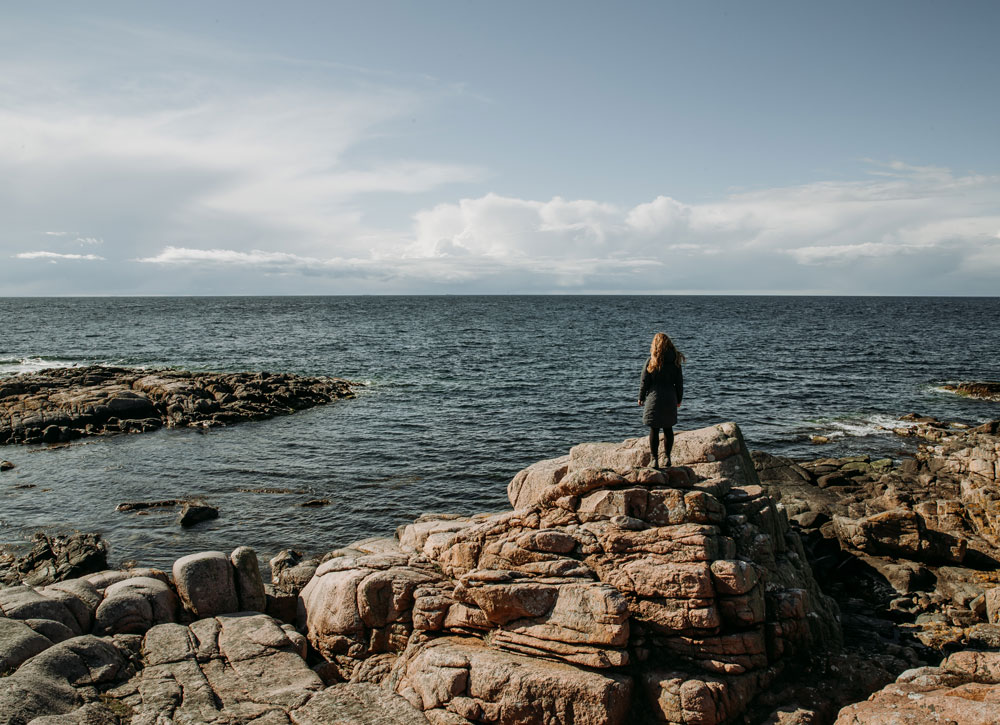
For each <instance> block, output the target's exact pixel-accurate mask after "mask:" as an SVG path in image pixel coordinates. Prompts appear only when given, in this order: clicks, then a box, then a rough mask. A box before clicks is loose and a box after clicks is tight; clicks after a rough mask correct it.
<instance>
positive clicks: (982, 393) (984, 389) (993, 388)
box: [941, 383, 1000, 403]
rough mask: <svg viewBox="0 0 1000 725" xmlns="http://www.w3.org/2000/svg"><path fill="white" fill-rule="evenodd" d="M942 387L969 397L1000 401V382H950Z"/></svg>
mask: <svg viewBox="0 0 1000 725" xmlns="http://www.w3.org/2000/svg"><path fill="white" fill-rule="evenodd" d="M941 387H942V388H944V389H945V390H950V391H952V392H953V393H958V394H959V395H964V396H966V397H969V398H977V399H979V400H990V401H992V402H994V403H997V402H1000V383H954V384H952V383H949V384H947V385H942V386H941Z"/></svg>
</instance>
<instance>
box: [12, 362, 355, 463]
mask: <svg viewBox="0 0 1000 725" xmlns="http://www.w3.org/2000/svg"><path fill="white" fill-rule="evenodd" d="M354 387H355V384H354V383H351V382H349V381H347V380H342V379H340V378H331V377H306V376H300V375H290V374H287V373H280V374H278V373H267V372H257V373H251V372H240V373H209V372H187V371H182V370H139V369H134V368H117V367H104V366H90V367H78V368H59V369H52V370H43V371H41V372H38V373H33V374H27V375H18V376H15V377H12V378H6V379H2V380H0V444H8V443H62V442H66V441H71V440H74V439H77V438H81V437H84V436H100V435H110V434H115V433H142V432H146V431H150V430H156V429H158V428H161V427H163V426H167V427H171V428H185V427H205V428H208V427H213V426H220V425H229V424H232V423H239V422H242V421H246V420H263V419H265V418H272V417H274V416H278V415H287V414H289V413H294V412H295V411H297V410H304V409H306V408H312V407H314V406H317V405H323V404H325V403H329V402H331V401H333V400H336V399H338V398H350V397H354Z"/></svg>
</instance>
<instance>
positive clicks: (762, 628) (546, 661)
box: [0, 369, 1000, 725]
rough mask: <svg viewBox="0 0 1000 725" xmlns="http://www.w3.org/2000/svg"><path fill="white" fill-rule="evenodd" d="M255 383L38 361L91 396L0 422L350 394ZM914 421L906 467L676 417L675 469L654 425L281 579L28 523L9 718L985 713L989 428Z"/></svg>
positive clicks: (547, 463)
mask: <svg viewBox="0 0 1000 725" xmlns="http://www.w3.org/2000/svg"><path fill="white" fill-rule="evenodd" d="M165 375H174V376H175V377H174V378H171V379H170V380H167V379H165V378H164V377H163V376H165ZM233 375H235V376H237V377H235V378H234V377H233ZM238 375H239V374H232V375H230V379H226V380H224V381H221V380H218V379H215V378H211V377H206V378H204V379H202V378H199V377H197V376H190V375H187V374H184V373H176V372H174V373H167V372H165V371H155V372H153V371H142V372H141V373H136V372H135V371H123V370H118V371H110V369H86V370H84V371H80V370H78V371H77V372H76V373H74V372H61V373H55V374H53V373H52V372H51V371H46V372H43V373H41V374H39V376H38V379H39V380H48V381H50V382H51V381H52V380H56V381H62V382H56V383H53V385H55V386H56V387H58V385H60V384H63V385H64V387H65V381H67V380H74V381H84V382H87V384H93V386H94V387H92V388H90V390H91V391H93V390H102V391H104V392H103V393H102V395H103V397H97V398H95V397H94V396H93V395H91V396H90V397H88V396H86V395H79V394H77V395H68V394H55V393H54V390H53V389H52V388H51V387H50V388H48V389H46V388H45V386H44V385H43V384H41V383H39V384H38V385H36V386H35V387H34V388H32V384H31V383H30V382H26V380H20V381H18V382H17V383H13V384H12V383H11V380H10V379H9V378H8V379H5V380H2V381H0V385H3V386H8V387H7V388H0V389H2V390H7V391H8V392H9V391H10V390H14V388H11V387H9V386H11V385H16V386H20V387H19V388H17V390H18V392H17V393H16V396H14V395H11V396H10V399H14V397H16V398H17V400H18V401H19V405H21V408H22V409H24V410H27V409H29V408H30V409H31V410H32V411H34V416H35V417H34V418H31V417H30V416H29V417H28V418H27V420H29V421H34V422H32V423H31V424H25V420H26V418H25V416H24V415H23V414H19V415H18V417H17V420H18V421H19V422H20V426H19V427H18V426H17V425H16V424H14V423H13V421H14V420H15V419H14V416H11V415H10V414H9V413H8V414H7V417H6V418H5V419H4V420H8V421H11V422H10V423H8V424H7V425H8V426H9V428H10V430H11V431H15V430H16V431H19V432H18V433H17V434H14V435H11V434H8V435H7V437H6V438H4V439H3V440H5V441H8V442H10V441H15V442H22V441H25V442H33V441H35V439H36V438H39V439H40V440H42V441H46V439H48V441H49V442H51V443H53V444H65V442H66V441H68V440H72V439H74V438H76V437H78V435H77V434H78V433H79V435H108V434H112V433H128V432H141V431H143V430H152V429H154V428H155V426H154V425H153V423H152V422H149V423H148V424H147V423H146V421H152V420H155V419H157V417H158V419H159V420H160V421H165V422H161V425H168V426H169V425H172V424H173V425H200V424H201V423H200V422H199V418H198V416H203V418H202V420H210V421H214V422H212V423H209V425H226V424H229V423H233V422H238V421H239V420H242V419H250V418H252V417H253V416H254V415H262V414H263V408H262V407H261V406H262V405H263V404H265V403H267V404H270V405H272V406H273V407H275V409H277V408H281V409H282V410H284V411H285V412H291V410H295V409H297V408H296V403H295V402H294V400H295V398H296V396H297V395H302V396H303V399H305V398H307V397H309V396H314V395H315V394H316V390H317V389H318V388H317V386H319V387H322V386H327V387H325V388H323V390H322V392H323V395H326V396H327V397H328V400H321V401H320V402H319V404H322V403H325V402H329V401H330V400H334V399H335V398H337V397H345V396H349V395H351V386H350V384H349V383H346V381H340V380H336V379H325V381H316V380H314V381H313V382H311V383H310V384H309V385H303V384H302V382H301V380H300V379H297V378H296V376H270V375H262V376H261V375H258V376H257V377H256V378H253V379H250V378H239V377H238ZM74 376H77V377H74ZM132 376H135V377H134V379H133V377H132ZM153 378H155V380H154V379H153ZM234 380H235V381H237V382H238V384H234V382H233V381H234ZM331 380H333V381H334V382H331ZM123 381H127V382H126V383H123ZM123 385H126V387H122V386H123ZM222 386H226V387H222ZM240 386H242V387H240ZM329 386H333V387H329ZM262 388H266V391H265V393H262V392H261V389H262ZM975 390H977V391H978V388H977V389H975ZM984 390H986V392H987V393H989V392H990V390H989V389H988V387H987V388H984ZM150 391H153V392H152V393H151V392H150ZM63 392H64V393H65V391H63ZM76 392H77V393H79V392H80V391H79V390H77V391H76ZM0 397H2V396H0ZM143 399H144V400H145V402H143ZM310 399H312V398H310ZM316 399H317V400H318V398H316ZM114 400H122V401H127V404H126V403H121V402H120V403H112V402H111V401H114ZM136 401H138V402H136ZM197 401H207V402H204V403H201V404H199V403H198V402H197ZM211 403H214V404H215V405H214V407H213V406H212V405H211ZM46 406H48V408H46ZM100 406H103V407H100ZM227 406H228V407H227ZM240 407H242V412H240V410H238V409H239V408H240ZM302 407H305V406H302ZM161 408H162V410H161ZM52 410H57V411H59V412H58V415H57V414H54V413H52ZM234 410H235V411H237V412H236V413H233V411H234ZM151 411H152V412H157V413H160V414H161V415H159V416H154V415H153V414H152V412H151ZM140 414H141V415H140ZM231 414H232V415H234V416H235V417H227V416H229V415H231ZM220 415H221V417H219V416H220ZM129 421H140V423H138V424H133V423H132V422H129ZM36 423H37V424H36ZM904 423H905V425H901V426H900V428H899V430H898V431H896V433H897V434H898V435H900V436H906V438H907V439H908V440H909V441H910V443H911V444H914V446H915V450H914V455H913V456H912V457H905V458H902V459H899V460H894V459H891V458H880V457H873V456H866V455H857V456H847V457H840V458H832V457H831V458H817V459H814V460H804V459H796V460H793V459H790V458H787V457H783V456H778V455H772V454H770V453H767V452H764V451H751V450H749V449H748V448H747V445H746V443H745V442H744V439H743V435H742V433H741V431H740V428H739V426H738V425H736V424H735V423H731V422H727V423H718V424H715V425H711V426H708V427H705V428H701V429H698V430H692V431H685V432H679V433H678V436H677V441H676V444H675V448H674V451H673V457H672V458H673V462H674V466H673V467H671V468H669V469H662V470H658V469H653V468H650V467H648V466H649V463H650V454H649V451H648V449H647V447H646V441H645V439H639V438H635V439H628V440H625V441H623V442H621V443H581V444H579V445H576V446H574V447H573V448H572V449H571V450H570V451H569V453H568V454H566V455H564V456H561V457H559V458H555V459H550V460H542V461H538V462H537V463H534V464H532V465H530V466H528V467H527V468H525V469H524V470H522V471H520V472H519V473H518V474H517V475H516V476H514V478H513V479H512V480H511V481H510V484H509V486H508V489H507V497H508V500H509V506H510V508H509V509H508V510H505V511H501V512H499V513H492V514H486V513H482V514H475V515H456V514H437V515H435V514H424V515H422V516H420V517H418V518H417V519H416V520H414V521H413V522H412V523H409V524H404V525H403V526H400V527H399V529H398V530H397V531H396V532H395V535H393V536H388V537H376V538H369V539H365V540H361V541H357V542H354V543H352V544H350V545H349V546H346V547H342V548H338V549H334V550H331V551H325V552H310V553H302V552H299V551H293V550H285V551H282V552H280V553H279V554H277V555H276V556H274V557H273V558H271V559H270V561H269V562H268V563H269V569H270V572H269V576H267V577H264V576H262V568H261V566H260V562H258V560H257V553H256V551H254V550H253V549H252V548H250V547H246V546H236V547H235V549H234V550H233V551H232V552H231V553H227V552H224V551H202V552H191V553H189V554H187V555H185V556H182V557H180V558H178V559H176V561H174V562H173V564H172V566H171V567H169V571H167V570H164V569H157V568H155V567H141V566H138V565H134V566H133V565H128V564H122V565H120V566H118V567H117V568H108V560H107V553H108V552H107V547H106V545H105V543H104V542H103V541H102V539H101V538H100V536H99V535H97V534H94V533H88V534H77V535H69V536H52V535H42V536H39V537H38V538H37V539H36V540H35V541H34V546H33V548H32V549H31V551H29V552H27V553H24V552H16V553H15V554H7V555H6V556H5V557H4V558H2V559H0V573H2V577H0V613H2V616H0V725H29V724H31V725H53V724H54V723H62V724H65V723H78V724H79V725H83V724H84V723H87V724H88V725H93V724H94V723H109V724H110V723H134V724H136V725H138V724H140V723H150V724H152V723H157V722H164V721H167V720H169V719H173V720H175V721H178V722H181V721H184V722H194V723H213V724H219V725H221V724H222V723H227V724H232V723H258V724H260V725H265V724H271V723H274V724H279V723H287V724H288V725H291V724H293V723H294V724H296V725H302V724H304V723H317V724H318V723H325V722H342V723H358V724H361V723H366V724H369V725H378V724H379V723H421V724H424V723H431V724H432V725H440V724H448V725H463V724H467V723H485V722H491V723H507V722H511V723H513V722H518V723H536V722H537V723H553V722H559V723H562V722H566V723H570V722H573V723H608V724H619V723H670V724H671V725H724V724H726V723H734V722H740V723H755V724H756V723H760V724H763V723H768V724H769V725H778V724H782V725H820V724H824V723H834V722H835V723H836V724H837V725H849V724H854V723H858V724H860V723H874V722H883V721H887V719H888V718H895V720H893V721H902V720H903V719H905V721H906V722H910V723H923V722H928V723H929V722H936V721H937V720H936V719H935V718H944V719H945V720H951V721H954V722H956V723H962V725H966V724H973V725H974V724H977V723H984V724H985V723H991V722H995V708H996V703H997V702H998V701H1000V489H998V483H1000V421H993V422H988V423H985V424H982V425H978V426H971V425H965V424H961V423H953V422H942V421H938V420H935V419H933V418H930V417H921V416H916V415H914V416H910V418H909V420H906V421H904ZM43 424H44V425H43ZM53 426H54V428H53ZM88 426H90V427H89V428H88ZM28 431H30V432H28ZM46 431H48V432H46ZM8 450H13V449H11V448H10V447H9V446H8ZM817 450H822V447H821V446H820V447H817ZM11 457H14V456H11ZM3 475H5V474H4V473H0V482H2V480H3V479H2V476H3ZM135 503H137V504H142V503H147V504H149V503H152V504H168V503H178V502H163V501H160V502H135ZM233 543H234V544H236V543H238V542H233Z"/></svg>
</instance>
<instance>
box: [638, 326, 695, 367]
mask: <svg viewBox="0 0 1000 725" xmlns="http://www.w3.org/2000/svg"><path fill="white" fill-rule="evenodd" d="M670 350H673V351H674V362H675V363H677V367H680V366H681V365H683V364H684V361H685V360H686V359H687V358H685V357H684V353H682V352H681V351H680V350H678V349H677V348H676V347H674V341H673V340H671V339H670V338H669V337H667V335H666V333H663V332H657V333H656V334H655V335H653V342H651V343H650V345H649V363H648V364H647V365H646V371H647V372H651V373H655V372H656V371H657V370H662V369H663V358H664V357H665V356H666V353H667V352H669V351H670Z"/></svg>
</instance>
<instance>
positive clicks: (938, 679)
mask: <svg viewBox="0 0 1000 725" xmlns="http://www.w3.org/2000/svg"><path fill="white" fill-rule="evenodd" d="M998 713H1000V652H997V651H994V652H976V651H964V652H956V653H954V654H952V655H950V656H948V657H947V658H946V659H945V660H944V661H943V662H942V663H941V665H940V666H938V667H920V668H916V669H912V670H907V671H906V672H904V673H902V674H901V675H900V676H899V678H898V679H897V680H896V682H895V683H893V684H891V685H888V686H887V687H885V688H883V689H882V690H880V691H879V692H877V693H875V694H874V695H872V696H871V697H870V698H869V699H868V700H867V701H866V702H860V703H856V704H854V705H850V706H848V707H845V708H844V709H843V710H841V711H840V715H839V716H838V717H837V722H836V725H870V724H871V723H886V724H887V725H888V724H890V723H893V724H894V723H900V725H904V724H905V725H923V724H924V723H926V724H927V725H932V723H935V724H936V723H956V724H958V725H995V724H996V722H997V720H998Z"/></svg>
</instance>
